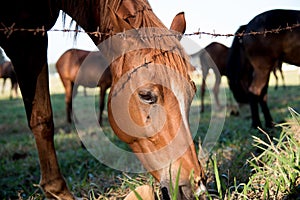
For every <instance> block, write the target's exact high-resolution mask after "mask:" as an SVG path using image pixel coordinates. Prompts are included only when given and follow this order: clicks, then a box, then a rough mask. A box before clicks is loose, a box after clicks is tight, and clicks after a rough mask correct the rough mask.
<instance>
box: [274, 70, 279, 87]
mask: <svg viewBox="0 0 300 200" xmlns="http://www.w3.org/2000/svg"><path fill="white" fill-rule="evenodd" d="M273 74H274V76H275V80H276V83H275V90H277V89H278V76H277V73H276V68H274V69H273Z"/></svg>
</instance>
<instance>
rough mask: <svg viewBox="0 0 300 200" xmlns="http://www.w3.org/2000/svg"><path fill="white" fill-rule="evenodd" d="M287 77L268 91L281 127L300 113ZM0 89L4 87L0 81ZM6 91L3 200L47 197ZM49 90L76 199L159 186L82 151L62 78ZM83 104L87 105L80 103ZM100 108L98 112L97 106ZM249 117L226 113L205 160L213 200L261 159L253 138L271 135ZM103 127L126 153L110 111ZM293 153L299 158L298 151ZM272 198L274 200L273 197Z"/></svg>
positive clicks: (0, 135) (204, 118)
mask: <svg viewBox="0 0 300 200" xmlns="http://www.w3.org/2000/svg"><path fill="white" fill-rule="evenodd" d="M53 72H54V71H53V66H52V68H51V69H50V73H51V74H53ZM284 75H285V80H286V88H283V87H282V86H281V80H279V88H278V89H277V90H275V89H274V84H275V80H274V76H273V75H272V77H271V81H270V87H269V91H268V94H269V95H268V103H269V107H270V111H271V114H272V116H273V119H274V120H275V122H277V123H283V122H290V121H291V120H292V116H291V114H290V112H289V110H288V107H292V108H293V109H294V110H296V111H297V112H298V113H299V112H300V93H299V86H300V83H299V77H298V74H297V71H285V72H284ZM210 76H211V75H210ZM200 83H201V80H200V79H199V80H196V85H197V89H198V91H197V96H196V99H195V100H194V101H193V103H192V108H191V112H190V121H193V120H195V119H194V117H195V118H196V119H197V116H198V115H199V113H198V110H200V98H199V97H200ZM0 85H2V80H0ZM7 87H9V84H7ZM221 87H223V88H225V91H226V95H227V99H230V95H229V93H230V92H229V89H228V86H227V80H226V79H225V78H222V83H221ZM5 91H6V92H5V94H1V96H0V108H1V112H0V163H1V165H0V199H43V195H42V192H41V190H40V189H39V187H38V185H37V184H38V183H39V179H40V177H39V174H40V173H39V162H38V156H37V150H36V147H35V141H34V137H33V135H32V133H31V131H30V130H29V129H28V127H27V121H26V117H25V110H24V106H23V102H22V99H21V98H20V97H18V98H16V99H12V100H10V99H9V90H8V89H6V90H5ZM97 91H98V89H97ZM50 92H51V100H52V107H53V113H54V123H55V136H54V137H55V145H56V151H57V155H58V160H59V164H60V166H61V170H62V173H63V174H64V175H65V178H66V180H67V183H68V186H69V188H70V189H71V190H72V191H73V192H74V193H75V195H76V196H81V197H84V198H86V199H122V198H124V197H125V196H126V194H127V193H128V192H129V191H130V188H135V187H136V186H138V185H142V184H145V183H148V184H154V186H157V185H156V183H155V181H154V179H153V178H152V177H151V176H150V175H149V174H128V173H123V172H121V171H117V170H114V169H111V168H109V167H107V166H105V165H104V164H102V163H100V162H99V161H98V160H97V159H95V158H94V157H93V156H92V155H91V154H90V153H89V152H88V151H87V150H86V149H85V148H83V147H82V145H81V142H80V139H79V137H78V135H77V131H76V128H75V127H74V125H69V124H68V123H67V122H66V113H65V101H64V98H65V97H64V88H63V86H62V84H61V80H60V79H59V77H58V76H54V75H51V78H50ZM88 92H89V94H90V95H89V96H87V97H85V96H84V95H83V93H82V88H81V87H80V88H79V93H78V95H77V97H76V99H77V100H78V101H81V100H82V102H85V101H84V99H85V98H94V96H93V95H91V94H94V89H93V90H92V89H89V90H88ZM97 94H98V92H97ZM231 99H233V97H231ZM210 101H211V100H210V98H209V95H208V92H207V95H206V97H205V112H204V113H201V116H200V124H199V125H198V127H196V132H193V135H194V142H195V143H196V144H197V146H198V144H199V141H201V140H203V138H204V136H205V134H206V131H207V129H208V125H209V122H210V120H211V112H210ZM229 102H230V100H227V103H229ZM82 106H83V107H84V106H86V105H84V104H82ZM95 106H98V97H97V98H95ZM96 110H99V109H98V108H96ZM250 115H251V114H250V111H249V109H248V106H247V108H244V109H242V110H241V111H240V116H231V115H230V112H229V109H228V110H227V113H226V118H225V124H224V127H223V128H222V132H221V135H220V137H219V138H218V140H217V144H216V145H215V146H214V149H213V151H212V152H210V153H211V154H210V155H211V156H210V157H209V158H205V159H204V163H205V166H204V167H205V169H206V170H205V172H206V173H207V177H208V183H207V188H208V190H209V192H210V193H211V194H212V198H214V197H215V198H217V197H218V196H219V195H220V188H219V186H220V183H219V181H221V182H225V184H221V185H222V188H221V189H222V190H223V194H224V193H225V191H226V190H228V188H230V187H233V186H237V185H239V184H241V183H248V180H249V177H250V176H251V174H252V167H251V166H250V165H249V162H247V161H248V160H249V159H251V158H252V156H253V155H254V156H257V155H259V154H260V153H261V151H258V149H257V148H256V147H254V146H253V142H254V140H253V137H252V136H256V137H258V138H261V139H262V140H263V141H267V137H266V136H265V135H264V134H263V133H262V132H260V131H258V130H254V129H251V128H250V126H251V118H250ZM261 118H262V116H261ZM103 125H104V128H103V130H104V131H105V134H106V135H107V136H108V138H110V140H111V141H113V142H114V143H115V144H116V145H118V146H120V147H122V148H124V149H128V147H127V146H126V145H125V144H124V143H122V142H121V141H120V140H119V139H117V138H116V136H114V134H113V132H112V130H111V129H110V127H109V123H108V121H107V112H106V108H105V111H104V117H103ZM263 129H264V128H263ZM192 130H193V128H192ZM264 130H265V129H264ZM265 131H266V132H268V133H270V135H271V136H274V137H276V138H278V137H279V136H280V133H281V131H282V129H281V128H280V127H275V128H274V129H272V130H265ZM295 154H299V152H295ZM298 158H299V155H298ZM120 159H122V158H120ZM124 164H125V163H124ZM214 164H215V165H214ZM215 166H217V168H215ZM216 169H217V170H216ZM298 171H299V169H298ZM216 172H217V173H218V174H219V175H220V176H219V177H220V178H219V179H218V178H215V177H217V176H216V175H217V174H216ZM299 175H300V172H299V173H298V177H296V181H298V184H299V181H300V180H299ZM295 183H296V182H295ZM296 189H297V188H296ZM298 190H299V186H298ZM240 192H241V191H240ZM298 192H299V191H298ZM249 195H250V196H249ZM249 195H248V196H247V198H248V199H251V194H249ZM269 195H270V194H269ZM269 197H272V194H271V196H269ZM233 199H234V197H233ZM269 199H272V198H269Z"/></svg>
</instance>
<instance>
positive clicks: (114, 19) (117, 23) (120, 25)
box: [109, 7, 133, 33]
mask: <svg viewBox="0 0 300 200" xmlns="http://www.w3.org/2000/svg"><path fill="white" fill-rule="evenodd" d="M109 10H110V19H111V23H112V25H113V28H114V32H115V33H119V32H123V31H126V30H131V29H133V27H132V26H131V25H130V24H128V23H127V22H126V21H125V20H124V19H122V18H121V17H119V16H118V14H117V13H115V12H114V11H113V10H112V9H111V8H110V7H109Z"/></svg>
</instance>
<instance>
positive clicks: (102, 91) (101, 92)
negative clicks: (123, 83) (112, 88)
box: [99, 85, 109, 126]
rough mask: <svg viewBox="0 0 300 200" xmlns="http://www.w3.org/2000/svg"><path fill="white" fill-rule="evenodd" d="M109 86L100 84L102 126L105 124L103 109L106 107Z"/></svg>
mask: <svg viewBox="0 0 300 200" xmlns="http://www.w3.org/2000/svg"><path fill="white" fill-rule="evenodd" d="M108 88H109V86H107V85H101V86H100V100H99V109H100V110H99V124H100V126H102V125H103V118H102V115H103V110H104V107H105V94H106V90H107V89H108Z"/></svg>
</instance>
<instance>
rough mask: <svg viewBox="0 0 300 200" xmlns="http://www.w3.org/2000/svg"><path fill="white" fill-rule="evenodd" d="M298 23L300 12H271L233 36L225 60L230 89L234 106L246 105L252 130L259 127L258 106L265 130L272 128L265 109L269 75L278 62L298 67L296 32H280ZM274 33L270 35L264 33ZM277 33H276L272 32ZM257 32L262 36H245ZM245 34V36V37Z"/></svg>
mask: <svg viewBox="0 0 300 200" xmlns="http://www.w3.org/2000/svg"><path fill="white" fill-rule="evenodd" d="M299 21H300V11H295V10H271V11H267V12H264V13H262V14H259V15H257V16H256V17H254V18H253V19H252V20H251V21H250V22H249V23H248V24H247V25H245V26H242V27H240V28H239V30H238V31H237V33H245V34H244V36H241V37H235V38H234V41H233V43H232V46H231V50H230V51H231V52H230V56H229V60H228V70H227V71H228V79H229V83H230V88H231V90H232V92H233V94H234V96H235V98H236V100H237V101H238V102H241V103H243V102H244V103H245V102H249V103H250V108H251V114H252V126H253V127H257V126H261V121H260V119H259V113H258V103H259V104H260V106H261V108H262V112H263V114H264V117H265V123H266V126H267V127H272V126H273V119H272V117H271V114H270V111H269V108H268V105H267V90H268V82H269V77H270V73H271V72H272V70H273V69H274V67H276V66H277V65H278V63H280V64H281V62H286V63H289V64H293V65H297V66H299V65H300V57H299V56H298V55H299V54H300V48H299V46H300V28H299V27H297V28H293V29H292V30H289V29H283V30H279V32H278V28H281V29H282V28H284V27H286V26H287V25H289V26H292V25H295V24H298V23H299ZM265 30H274V31H273V33H264V31H265ZM276 30H277V31H276ZM251 32H261V33H262V34H249V33H251ZM247 34H248V35H247Z"/></svg>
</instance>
